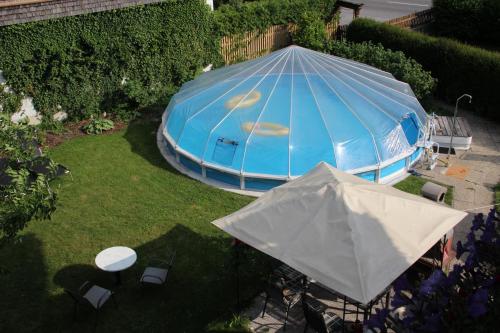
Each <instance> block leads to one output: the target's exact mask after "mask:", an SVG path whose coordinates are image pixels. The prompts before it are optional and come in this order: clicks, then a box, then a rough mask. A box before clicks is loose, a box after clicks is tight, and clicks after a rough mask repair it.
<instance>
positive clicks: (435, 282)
mask: <svg viewBox="0 0 500 333" xmlns="http://www.w3.org/2000/svg"><path fill="white" fill-rule="evenodd" d="M445 279H446V276H445V275H444V273H443V271H441V270H435V271H434V272H432V274H431V276H429V278H427V279H426V280H424V281H422V284H421V285H420V290H419V291H420V294H421V295H430V294H432V293H433V292H434V291H435V290H436V288H437V287H439V286H441V285H444V283H445Z"/></svg>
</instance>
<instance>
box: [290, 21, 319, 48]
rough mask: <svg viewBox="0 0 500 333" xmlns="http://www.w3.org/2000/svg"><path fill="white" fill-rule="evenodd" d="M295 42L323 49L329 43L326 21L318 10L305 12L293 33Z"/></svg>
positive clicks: (307, 46)
mask: <svg viewBox="0 0 500 333" xmlns="http://www.w3.org/2000/svg"><path fill="white" fill-rule="evenodd" d="M292 39H293V43H294V44H296V45H300V46H303V47H306V48H308V49H312V50H317V51H323V50H324V49H325V46H326V44H327V41H328V39H327V34H326V29H325V22H324V21H323V19H322V18H321V16H320V15H319V14H318V13H316V12H305V13H303V14H302V16H301V17H300V20H299V22H298V23H297V30H296V31H295V33H293V35H292Z"/></svg>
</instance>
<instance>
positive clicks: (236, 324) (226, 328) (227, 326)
mask: <svg viewBox="0 0 500 333" xmlns="http://www.w3.org/2000/svg"><path fill="white" fill-rule="evenodd" d="M207 332H209V333H250V332H252V330H251V329H250V319H249V318H248V317H244V316H241V315H233V316H232V318H231V319H230V320H228V321H224V322H214V323H210V324H209V325H208V327H207Z"/></svg>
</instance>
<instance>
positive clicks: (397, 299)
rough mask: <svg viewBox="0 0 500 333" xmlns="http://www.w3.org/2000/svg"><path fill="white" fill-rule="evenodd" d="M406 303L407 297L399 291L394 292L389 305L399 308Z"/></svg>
mask: <svg viewBox="0 0 500 333" xmlns="http://www.w3.org/2000/svg"><path fill="white" fill-rule="evenodd" d="M407 304H408V299H407V298H406V297H405V296H403V295H402V294H401V293H400V292H396V293H395V294H394V297H393V298H392V301H391V306H392V307H393V308H399V307H401V306H405V305H407Z"/></svg>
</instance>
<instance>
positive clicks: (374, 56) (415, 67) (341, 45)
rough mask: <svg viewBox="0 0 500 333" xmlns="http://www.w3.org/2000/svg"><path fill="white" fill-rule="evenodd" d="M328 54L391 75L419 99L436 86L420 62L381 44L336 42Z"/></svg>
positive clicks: (332, 44) (428, 93)
mask: <svg viewBox="0 0 500 333" xmlns="http://www.w3.org/2000/svg"><path fill="white" fill-rule="evenodd" d="M328 52H329V53H331V54H333V55H336V56H339V57H343V58H347V59H352V60H355V61H359V62H362V63H365V64H368V65H370V66H373V67H377V68H379V69H381V70H384V71H386V72H389V73H391V74H392V75H394V77H395V78H396V79H398V80H401V81H404V82H406V83H408V84H409V85H410V86H411V88H412V90H413V92H414V93H415V95H416V96H417V98H419V99H422V98H424V97H426V96H428V95H430V94H431V93H432V91H433V90H434V87H435V85H436V80H435V79H434V78H433V77H432V76H431V73H430V72H428V71H425V70H424V69H423V68H422V65H420V64H419V63H418V62H416V61H415V60H413V59H411V58H408V57H406V56H405V55H404V53H403V52H400V51H391V50H388V49H385V48H384V47H383V46H382V45H381V44H377V45H375V44H373V43H371V42H362V43H349V42H345V41H335V42H332V43H330V44H329V47H328Z"/></svg>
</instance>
